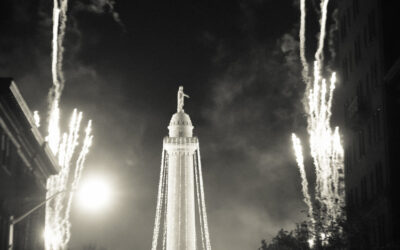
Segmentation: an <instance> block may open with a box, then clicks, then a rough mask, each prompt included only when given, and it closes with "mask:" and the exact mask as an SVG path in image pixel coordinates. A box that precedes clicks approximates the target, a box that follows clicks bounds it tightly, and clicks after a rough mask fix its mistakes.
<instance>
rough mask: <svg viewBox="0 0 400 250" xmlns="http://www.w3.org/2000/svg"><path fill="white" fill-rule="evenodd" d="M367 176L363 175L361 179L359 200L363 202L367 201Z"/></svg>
mask: <svg viewBox="0 0 400 250" xmlns="http://www.w3.org/2000/svg"><path fill="white" fill-rule="evenodd" d="M367 195H368V194H367V178H366V177H365V176H364V177H363V178H362V179H361V202H362V203H363V204H364V203H366V202H367Z"/></svg>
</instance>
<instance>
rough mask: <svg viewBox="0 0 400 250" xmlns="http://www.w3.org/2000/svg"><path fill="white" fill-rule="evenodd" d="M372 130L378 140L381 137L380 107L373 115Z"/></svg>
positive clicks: (375, 139)
mask: <svg viewBox="0 0 400 250" xmlns="http://www.w3.org/2000/svg"><path fill="white" fill-rule="evenodd" d="M372 130H373V135H374V142H378V141H379V139H380V138H381V111H380V109H378V110H377V111H376V112H375V113H374V115H373V117H372Z"/></svg>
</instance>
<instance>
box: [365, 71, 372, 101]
mask: <svg viewBox="0 0 400 250" xmlns="http://www.w3.org/2000/svg"><path fill="white" fill-rule="evenodd" d="M365 89H366V95H367V96H368V97H371V96H372V92H371V89H372V88H371V81H370V78H369V72H367V76H366V77H365Z"/></svg>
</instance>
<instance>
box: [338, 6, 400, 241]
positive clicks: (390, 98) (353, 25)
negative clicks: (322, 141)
mask: <svg viewBox="0 0 400 250" xmlns="http://www.w3.org/2000/svg"><path fill="white" fill-rule="evenodd" d="M395 2H396V1H392V0H385V1H379V0H338V1H337V2H336V6H335V8H336V7H337V8H338V10H339V16H338V18H339V29H338V32H337V33H338V34H337V39H336V51H337V57H336V69H337V71H338V73H339V76H340V83H341V86H339V87H338V89H337V94H336V95H337V99H336V103H335V104H336V106H335V109H336V111H337V112H336V114H339V115H338V117H336V119H338V123H339V124H340V126H341V128H342V132H343V138H344V146H345V184H346V199H347V216H348V222H349V225H350V226H351V230H350V232H351V234H350V243H351V249H398V248H399V247H400V242H399V241H400V235H399V222H400V220H399V212H400V209H399V207H398V205H396V202H397V200H398V199H399V195H398V194H396V190H397V189H398V188H399V187H400V184H399V181H398V179H399V177H400V174H399V159H398V158H399V155H400V147H399V146H400V145H399V140H400V135H399V134H400V132H399V131H400V126H399V125H400V124H399V122H398V121H399V119H397V118H398V116H399V114H400V113H399V112H400V111H399V110H400V109H399V108H400V57H399V56H400V40H399V38H396V35H395V34H394V33H397V25H398V24H399V23H400V18H399V14H398V8H396V7H395Z"/></svg>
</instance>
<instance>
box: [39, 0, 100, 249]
mask: <svg viewBox="0 0 400 250" xmlns="http://www.w3.org/2000/svg"><path fill="white" fill-rule="evenodd" d="M67 6H68V0H60V4H59V1H58V0H54V8H53V40H52V50H53V52H52V67H51V70H52V77H53V86H52V88H51V89H50V91H49V104H50V108H49V118H48V135H47V137H46V141H47V143H48V145H49V147H50V149H51V150H52V152H53V154H54V155H55V156H56V157H57V160H58V164H59V166H60V172H59V173H58V174H57V175H53V176H50V177H49V179H48V180H47V194H46V196H47V198H49V197H52V196H54V195H55V194H57V195H56V196H54V199H52V200H50V201H49V202H47V203H46V218H45V249H46V250H64V249H66V248H67V244H68V241H69V239H70V228H71V224H70V221H69V216H70V212H71V205H72V199H73V195H74V190H75V189H76V187H77V185H78V182H79V179H80V177H81V174H82V170H83V166H84V162H85V159H86V155H87V154H88V152H89V148H90V146H91V144H92V138H93V136H92V134H91V131H92V130H91V126H92V124H91V121H89V122H88V124H87V127H86V130H85V137H84V139H83V143H82V147H81V149H80V152H79V153H76V150H77V146H78V144H79V136H80V126H81V121H82V112H78V111H77V110H76V109H75V110H74V111H73V113H72V116H71V120H70V124H69V130H68V132H65V133H63V134H62V135H61V129H60V108H59V103H60V97H61V94H62V90H63V88H64V82H65V80H64V74H63V71H62V61H63V52H64V48H63V40H64V34H65V28H66V21H67V15H66V13H67ZM35 120H37V119H36V118H35Z"/></svg>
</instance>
